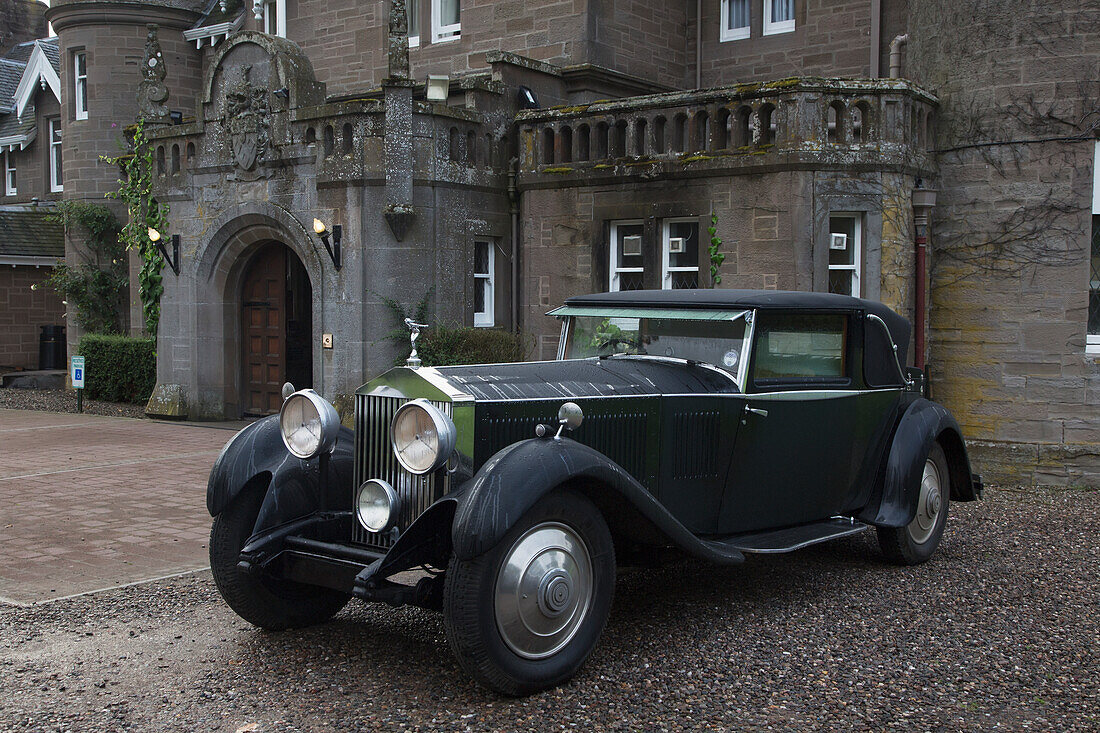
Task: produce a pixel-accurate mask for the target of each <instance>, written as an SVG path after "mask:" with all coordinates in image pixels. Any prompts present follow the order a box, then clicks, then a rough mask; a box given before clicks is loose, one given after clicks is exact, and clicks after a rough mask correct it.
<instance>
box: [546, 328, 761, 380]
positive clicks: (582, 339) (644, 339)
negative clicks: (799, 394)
mask: <svg viewBox="0 0 1100 733" xmlns="http://www.w3.org/2000/svg"><path fill="white" fill-rule="evenodd" d="M744 341H745V319H744V318H742V317H738V318H735V319H733V320H723V321H718V320H707V321H693V320H684V319H682V318H633V317H616V316H574V317H573V323H572V327H571V328H570V329H569V336H568V341H567V343H566V347H565V358H566V359H585V358H589V357H593V356H619V355H638V356H664V357H670V358H673V359H687V360H689V361H697V362H702V363H704V364H711V365H713V366H716V367H718V368H719V369H723V370H725V371H727V372H729V373H730V374H731V376H734V377H736V376H737V372H738V368H739V367H740V366H741V359H742V357H743V355H744V353H745V352H744Z"/></svg>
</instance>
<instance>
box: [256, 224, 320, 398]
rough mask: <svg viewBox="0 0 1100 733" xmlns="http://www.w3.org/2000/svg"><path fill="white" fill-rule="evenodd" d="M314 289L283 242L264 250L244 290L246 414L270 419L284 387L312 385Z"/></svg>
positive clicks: (299, 387)
mask: <svg viewBox="0 0 1100 733" xmlns="http://www.w3.org/2000/svg"><path fill="white" fill-rule="evenodd" d="M312 303H313V288H312V286H311V285H310V282H309V275H308V273H307V272H306V268H305V266H303V265H302V261H301V260H300V259H298V256H297V255H296V254H295V253H294V252H293V251H291V250H290V248H288V247H287V246H286V245H285V244H283V243H281V242H269V243H267V244H264V245H262V246H261V247H260V249H259V250H258V251H257V252H256V253H255V254H254V255H253V256H252V258H251V260H250V261H249V262H248V265H247V268H246V270H245V273H244V280H243V284H242V286H241V365H242V366H243V370H242V371H243V374H242V376H241V380H242V381H241V386H242V389H241V395H242V400H241V402H242V408H243V409H242V412H243V413H244V414H245V415H246V416H259V415H270V414H272V413H274V412H278V410H279V406H280V405H281V404H282V401H283V400H282V386H283V383H284V382H291V383H292V384H293V385H294V387H295V388H296V389H304V388H306V387H312V386H313V351H312V345H313V318H312V307H313V306H312Z"/></svg>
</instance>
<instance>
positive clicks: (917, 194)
mask: <svg viewBox="0 0 1100 733" xmlns="http://www.w3.org/2000/svg"><path fill="white" fill-rule="evenodd" d="M936 193H937V191H936V189H934V188H922V187H921V182H920V180H919V179H918V180H917V187H916V188H915V189H913V225H914V229H916V236H915V237H914V242H913V243H914V244H915V245H916V273H915V275H916V278H915V279H916V297H915V298H914V300H915V302H914V304H913V309H914V311H915V312H914V313H913V321H914V324H913V325H914V331H915V333H914V335H913V350H914V351H915V352H916V353H915V354H913V365H914V366H916V367H917V368H918V369H920V370H921V371H924V364H925V358H924V353H925V338H924V334H925V330H926V329H927V320H928V319H927V317H926V313H927V308H928V282H927V272H928V222H929V219H931V217H932V208H933V207H934V206H935V205H936Z"/></svg>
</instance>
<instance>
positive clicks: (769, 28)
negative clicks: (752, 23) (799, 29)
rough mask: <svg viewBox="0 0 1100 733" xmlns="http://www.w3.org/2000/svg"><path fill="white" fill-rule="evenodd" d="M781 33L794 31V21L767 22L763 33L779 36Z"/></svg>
mask: <svg viewBox="0 0 1100 733" xmlns="http://www.w3.org/2000/svg"><path fill="white" fill-rule="evenodd" d="M781 33H794V21H793V20H786V21H783V22H782V23H773V24H771V25H768V24H765V25H764V31H763V33H762V35H765V36H777V35H780V34H781Z"/></svg>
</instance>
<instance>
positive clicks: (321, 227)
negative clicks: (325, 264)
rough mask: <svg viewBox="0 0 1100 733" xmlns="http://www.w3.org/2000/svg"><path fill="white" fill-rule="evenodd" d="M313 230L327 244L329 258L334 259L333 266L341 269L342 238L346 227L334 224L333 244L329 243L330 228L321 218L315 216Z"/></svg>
mask: <svg viewBox="0 0 1100 733" xmlns="http://www.w3.org/2000/svg"><path fill="white" fill-rule="evenodd" d="M313 231H314V232H316V233H317V236H318V237H320V238H321V242H322V243H323V244H324V245H325V250H326V251H327V252H328V256H329V258H330V259H331V260H332V266H333V267H335V268H336V269H337V270H339V269H340V266H341V262H340V239H341V238H342V237H343V233H344V228H343V227H342V226H340V225H339V224H334V225H333V227H332V244H331V245H330V244H329V241H328V237H329V230H328V227H327V226H325V223H324V222H323V221H321V220H320V219H317V218H314V220H313Z"/></svg>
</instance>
